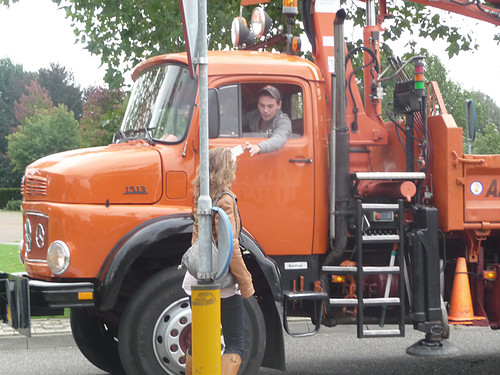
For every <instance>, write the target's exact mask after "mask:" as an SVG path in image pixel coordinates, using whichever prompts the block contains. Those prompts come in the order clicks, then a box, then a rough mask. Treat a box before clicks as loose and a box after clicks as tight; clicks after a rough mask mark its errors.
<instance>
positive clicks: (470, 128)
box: [465, 99, 477, 154]
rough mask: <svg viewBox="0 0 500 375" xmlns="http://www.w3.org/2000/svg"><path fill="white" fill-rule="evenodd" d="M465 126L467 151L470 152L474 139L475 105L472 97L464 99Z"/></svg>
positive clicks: (475, 127)
mask: <svg viewBox="0 0 500 375" xmlns="http://www.w3.org/2000/svg"><path fill="white" fill-rule="evenodd" d="M465 126H466V130H467V149H468V150H467V151H468V153H469V154H470V153H471V142H472V141H474V139H476V129H477V124H476V106H475V105H474V101H473V100H472V99H466V100H465Z"/></svg>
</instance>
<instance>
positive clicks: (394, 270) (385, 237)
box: [322, 199, 405, 338]
mask: <svg viewBox="0 0 500 375" xmlns="http://www.w3.org/2000/svg"><path fill="white" fill-rule="evenodd" d="M373 212H377V213H380V214H382V215H384V214H387V215H394V218H395V219H396V220H397V233H395V234H368V233H365V231H364V225H365V223H366V221H367V219H366V216H365V215H366V214H368V213H373ZM355 215H356V216H355V217H356V228H357V231H356V247H357V266H355V267H344V266H323V268H322V270H323V272H328V273H332V274H336V275H357V286H358V288H357V297H358V298H330V299H329V304H330V306H342V307H344V306H351V307H357V308H358V313H357V328H358V329H357V334H358V338H365V337H403V336H404V332H405V331H404V329H405V324H404V322H405V303H404V294H405V283H404V280H405V278H404V267H401V265H404V238H403V231H404V204H403V201H402V200H399V201H398V203H389V204H387V203H362V201H361V200H360V199H358V200H356V211H355ZM375 243H378V244H380V243H386V244H390V243H392V244H395V243H396V244H398V251H397V255H396V256H397V264H398V265H395V266H363V245H365V244H375ZM370 274H387V275H389V274H393V275H394V274H397V275H399V277H398V283H399V296H398V297H390V298H365V297H364V296H363V277H364V276H365V275H370ZM372 306H381V307H384V306H399V328H398V329H375V330H373V329H365V327H364V325H365V324H364V308H365V307H372Z"/></svg>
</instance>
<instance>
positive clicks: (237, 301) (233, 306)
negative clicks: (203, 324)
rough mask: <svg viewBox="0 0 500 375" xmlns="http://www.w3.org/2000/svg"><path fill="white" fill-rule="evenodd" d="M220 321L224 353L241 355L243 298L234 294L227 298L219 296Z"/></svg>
mask: <svg viewBox="0 0 500 375" xmlns="http://www.w3.org/2000/svg"><path fill="white" fill-rule="evenodd" d="M220 306H221V323H222V333H223V334H224V342H225V344H226V347H225V350H224V353H225V354H229V353H234V354H238V355H239V356H240V357H241V356H242V355H243V347H244V346H245V322H244V314H243V298H242V297H241V295H239V294H236V295H234V296H231V297H229V298H221V300H220Z"/></svg>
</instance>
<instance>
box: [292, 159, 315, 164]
mask: <svg viewBox="0 0 500 375" xmlns="http://www.w3.org/2000/svg"><path fill="white" fill-rule="evenodd" d="M288 161H289V162H290V163H306V164H312V162H313V160H312V159H288Z"/></svg>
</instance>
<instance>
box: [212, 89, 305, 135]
mask: <svg viewBox="0 0 500 375" xmlns="http://www.w3.org/2000/svg"><path fill="white" fill-rule="evenodd" d="M266 84H267V83H242V84H230V85H226V86H220V87H219V88H218V89H217V91H218V97H219V111H220V131H219V136H220V137H222V138H240V137H242V136H243V137H268V136H269V135H268V134H263V133H262V132H257V133H255V132H251V130H250V129H248V128H245V121H243V123H242V120H244V118H245V114H248V113H250V112H252V111H258V109H257V102H258V93H259V90H260V89H261V88H262V87H264V86H265V85H266ZM271 84H272V85H274V86H275V87H277V88H278V90H279V91H280V93H281V98H282V101H281V110H282V111H283V112H284V113H286V114H287V115H288V117H290V120H291V122H292V134H291V135H290V138H300V137H302V136H303V135H304V109H303V108H304V105H303V104H304V103H303V95H302V88H301V87H300V86H298V85H291V84H279V83H276V84H274V83H271Z"/></svg>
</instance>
